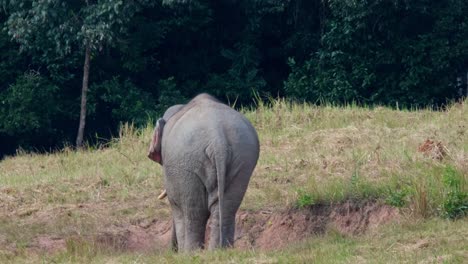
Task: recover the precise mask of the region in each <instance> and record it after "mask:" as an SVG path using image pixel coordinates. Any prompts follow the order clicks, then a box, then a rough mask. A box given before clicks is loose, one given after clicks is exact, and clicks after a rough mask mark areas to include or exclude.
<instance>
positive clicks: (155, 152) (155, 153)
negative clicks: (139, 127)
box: [148, 118, 166, 165]
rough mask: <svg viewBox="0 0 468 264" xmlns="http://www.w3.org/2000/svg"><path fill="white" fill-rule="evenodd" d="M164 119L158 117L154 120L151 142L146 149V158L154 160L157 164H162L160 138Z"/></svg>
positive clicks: (164, 122)
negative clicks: (154, 126)
mask: <svg viewBox="0 0 468 264" xmlns="http://www.w3.org/2000/svg"><path fill="white" fill-rule="evenodd" d="M165 124H166V121H164V119H162V118H160V119H158V121H156V128H155V129H154V133H153V139H152V140H151V144H150V147H149V150H148V158H150V159H151V160H154V161H156V162H157V163H159V164H161V165H162V164H163V161H162V156H161V139H162V135H163V130H164V125H165Z"/></svg>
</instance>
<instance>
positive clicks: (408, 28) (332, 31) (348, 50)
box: [285, 0, 468, 105]
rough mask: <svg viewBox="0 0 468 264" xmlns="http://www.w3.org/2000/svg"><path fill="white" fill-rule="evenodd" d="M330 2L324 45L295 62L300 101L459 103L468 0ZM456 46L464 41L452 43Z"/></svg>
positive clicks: (292, 86) (292, 82)
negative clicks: (457, 93) (438, 0)
mask: <svg viewBox="0 0 468 264" xmlns="http://www.w3.org/2000/svg"><path fill="white" fill-rule="evenodd" d="M442 2H443V4H442V3H433V4H429V3H428V2H427V1H422V0H421V1H411V2H404V1H393V2H388V1H378V0H374V1H358V2H355V1H330V2H329V6H328V13H327V14H326V16H325V18H324V20H323V21H322V23H323V25H324V26H325V27H324V31H323V34H322V36H321V46H320V47H319V48H318V49H317V50H316V52H313V53H312V54H311V55H310V58H309V59H308V60H306V61H305V62H304V63H303V64H301V65H297V64H296V63H295V62H294V60H290V61H289V65H290V67H291V70H292V73H291V74H290V75H289V78H288V80H287V81H286V84H285V90H286V92H287V93H288V94H290V95H292V96H295V97H297V98H301V99H306V100H311V101H317V100H319V99H324V100H325V101H332V102H342V103H343V102H351V101H357V102H361V103H383V104H391V105H393V104H395V103H396V102H400V104H407V105H427V104H431V103H441V102H444V100H445V98H450V97H453V96H454V94H455V90H456V89H455V86H454V85H453V80H454V79H455V76H456V73H457V72H460V71H463V70H465V67H466V65H463V64H464V63H465V61H466V60H467V56H468V54H467V53H466V52H465V51H466V50H467V47H468V41H467V36H468V26H467V24H466V23H458V22H456V21H462V20H463V15H462V14H463V13H466V12H468V3H467V2H466V1H459V0H453V1H442ZM454 39H457V40H458V41H453V40H454Z"/></svg>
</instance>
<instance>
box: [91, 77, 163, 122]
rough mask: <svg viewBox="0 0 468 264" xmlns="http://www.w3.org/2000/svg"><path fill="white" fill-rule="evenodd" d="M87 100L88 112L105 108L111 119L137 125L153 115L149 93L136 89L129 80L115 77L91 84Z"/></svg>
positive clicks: (152, 103) (152, 105)
mask: <svg viewBox="0 0 468 264" xmlns="http://www.w3.org/2000/svg"><path fill="white" fill-rule="evenodd" d="M89 101H90V102H89V107H90V113H89V114H91V115H92V114H94V113H96V109H97V108H101V109H103V108H105V109H106V110H107V111H110V113H109V114H110V116H111V118H112V119H114V120H119V121H122V122H133V123H135V124H136V125H138V126H141V125H144V124H146V121H147V120H148V118H149V117H152V116H155V109H154V102H152V101H151V95H150V94H148V93H146V92H144V91H142V90H140V89H138V88H137V87H136V86H135V85H134V84H133V83H132V82H131V81H130V80H125V81H120V80H119V78H117V77H114V78H112V79H111V80H106V81H103V82H102V83H99V84H94V85H92V86H91V88H90V100H89ZM101 111H102V110H101Z"/></svg>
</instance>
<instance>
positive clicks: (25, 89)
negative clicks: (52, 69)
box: [0, 72, 63, 148]
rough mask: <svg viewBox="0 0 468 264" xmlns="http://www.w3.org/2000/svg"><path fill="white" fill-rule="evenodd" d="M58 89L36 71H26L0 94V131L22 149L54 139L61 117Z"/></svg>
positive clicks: (57, 132) (56, 135)
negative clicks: (16, 140) (15, 140)
mask: <svg viewBox="0 0 468 264" xmlns="http://www.w3.org/2000/svg"><path fill="white" fill-rule="evenodd" d="M62 103H63V102H62V101H61V100H60V98H59V88H58V87H57V86H55V85H53V84H52V83H50V82H49V81H48V80H47V79H46V78H44V77H43V76H41V75H40V74H39V73H37V72H27V73H25V74H24V75H22V76H20V77H18V78H17V80H16V82H15V83H14V84H13V85H10V86H9V87H8V88H7V89H6V90H4V91H2V92H1V93H0V120H2V122H0V133H4V134H6V135H10V136H14V137H16V138H17V139H18V143H19V144H20V145H21V146H22V147H23V148H28V147H29V146H30V145H36V144H38V145H39V146H40V145H43V144H41V143H44V145H46V143H48V142H41V141H49V140H51V139H55V140H56V139H57V138H56V137H58V136H59V135H58V134H59V133H60V132H59V131H58V130H57V129H56V128H57V125H58V124H57V121H58V120H60V117H61V116H62V107H63V105H62Z"/></svg>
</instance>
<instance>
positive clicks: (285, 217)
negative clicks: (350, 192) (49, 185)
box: [0, 202, 399, 252]
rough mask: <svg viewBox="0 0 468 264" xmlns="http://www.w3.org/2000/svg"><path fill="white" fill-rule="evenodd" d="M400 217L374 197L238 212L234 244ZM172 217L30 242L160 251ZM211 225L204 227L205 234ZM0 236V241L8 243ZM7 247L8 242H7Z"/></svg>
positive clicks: (267, 244)
mask: <svg viewBox="0 0 468 264" xmlns="http://www.w3.org/2000/svg"><path fill="white" fill-rule="evenodd" d="M398 218H399V214H398V210H397V209H395V208H392V207H390V206H387V205H381V204H377V203H374V202H359V203H356V202H346V203H342V204H338V205H333V206H329V205H328V206H325V205H315V206H312V207H310V208H307V209H301V210H298V209H291V210H289V211H283V212H273V211H259V212H247V211H240V212H239V213H238V214H237V220H236V223H237V224H236V225H237V226H236V236H235V247H236V248H240V249H252V248H255V249H261V250H274V249H279V248H282V247H285V246H287V245H290V244H292V243H297V242H300V241H303V240H305V239H307V238H310V237H313V236H317V235H320V234H323V233H324V232H325V231H326V230H334V231H336V232H339V233H341V234H343V235H359V234H362V233H364V232H366V231H370V230H375V229H376V228H377V227H378V226H380V225H382V224H385V223H388V222H389V221H392V220H397V219H398ZM171 228H172V227H171V221H170V220H158V219H151V220H146V221H141V222H139V223H135V224H128V225H118V226H109V227H107V228H106V229H105V230H102V232H101V233H98V234H96V235H94V236H92V237H83V236H81V237H80V238H74V237H56V236H55V237H52V236H47V235H41V236H39V237H37V238H36V239H35V240H34V241H32V243H31V245H30V246H29V248H30V249H31V250H32V251H36V252H37V251H46V252H56V251H60V250H65V249H67V248H69V247H70V245H67V244H70V241H75V243H76V241H79V240H85V241H92V242H93V243H92V244H93V245H95V246H98V247H100V248H103V249H108V250H117V251H138V252H149V251H160V250H165V249H167V248H168V247H169V242H170V237H171ZM208 232H209V230H207V233H208ZM4 242H5V241H2V239H1V237H0V246H1V247H4V248H8V246H9V245H6V244H5V243H4ZM10 247H11V246H10Z"/></svg>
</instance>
